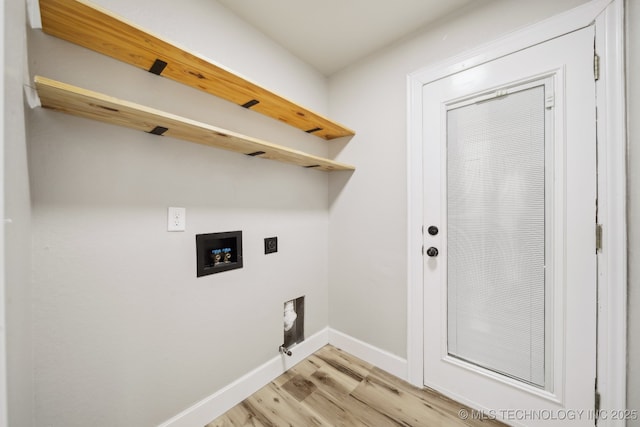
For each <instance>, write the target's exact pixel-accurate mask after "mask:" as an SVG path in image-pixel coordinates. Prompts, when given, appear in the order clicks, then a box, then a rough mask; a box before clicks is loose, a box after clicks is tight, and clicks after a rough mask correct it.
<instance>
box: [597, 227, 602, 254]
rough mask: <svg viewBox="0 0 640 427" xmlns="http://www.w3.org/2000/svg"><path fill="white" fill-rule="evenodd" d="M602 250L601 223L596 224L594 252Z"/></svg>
mask: <svg viewBox="0 0 640 427" xmlns="http://www.w3.org/2000/svg"><path fill="white" fill-rule="evenodd" d="M600 251H602V224H596V252H600Z"/></svg>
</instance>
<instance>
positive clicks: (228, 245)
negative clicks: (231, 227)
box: [196, 231, 242, 277]
mask: <svg viewBox="0 0 640 427" xmlns="http://www.w3.org/2000/svg"><path fill="white" fill-rule="evenodd" d="M196 255H197V257H198V258H197V268H198V270H197V276H198V277H201V276H206V275H209V274H214V273H221V272H223V271H229V270H235V269H236V268H242V231H227V232H224V233H209V234H196Z"/></svg>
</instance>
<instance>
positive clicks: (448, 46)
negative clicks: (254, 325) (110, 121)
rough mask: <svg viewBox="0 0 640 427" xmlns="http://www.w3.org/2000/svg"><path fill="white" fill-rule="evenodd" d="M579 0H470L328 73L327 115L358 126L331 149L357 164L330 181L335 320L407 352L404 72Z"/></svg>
mask: <svg viewBox="0 0 640 427" xmlns="http://www.w3.org/2000/svg"><path fill="white" fill-rule="evenodd" d="M581 3H584V1H583V0H563V1H557V0H545V1H537V2H514V1H507V0H505V1H494V2H489V3H484V4H482V5H478V6H475V5H472V6H470V7H468V8H466V9H464V10H462V11H460V12H459V13H456V14H455V15H453V16H449V17H448V18H446V19H443V20H441V21H440V22H437V23H435V24H433V25H431V26H430V27H429V28H428V29H426V30H425V31H423V32H421V33H418V34H415V35H414V36H413V37H412V38H409V39H407V40H405V41H403V42H401V43H397V44H396V45H394V46H391V47H389V48H388V49H386V50H385V51H383V52H380V53H378V54H376V55H374V56H372V57H369V58H367V59H365V60H363V61H361V62H359V63H357V64H355V65H353V66H351V67H349V68H347V69H346V70H344V71H342V72H339V73H338V74H336V75H333V76H332V77H331V79H330V82H329V90H330V92H329V93H330V96H329V99H330V109H329V111H330V115H331V116H332V117H333V118H334V119H336V120H338V121H342V122H345V123H348V124H349V125H350V126H351V127H353V128H354V129H356V130H357V135H356V136H355V138H353V140H351V142H349V144H346V145H345V144H343V145H341V146H340V145H338V146H335V145H332V147H335V148H333V149H332V150H331V151H332V155H336V156H337V159H338V160H342V161H345V162H351V163H353V164H355V165H356V166H357V170H356V172H355V174H354V175H353V177H351V179H350V180H349V182H348V185H346V186H345V185H344V182H345V178H344V177H343V176H340V175H333V176H331V177H330V183H329V188H330V194H329V198H330V204H331V206H330V238H329V253H330V255H329V265H330V271H329V324H330V326H331V327H332V328H335V329H338V330H340V331H342V332H345V333H347V334H349V335H351V336H354V337H356V338H358V339H360V340H362V341H365V342H367V343H370V344H372V345H374V346H377V347H379V348H381V349H384V350H387V351H389V352H392V353H394V354H396V355H398V356H401V357H406V353H407V351H406V349H407V340H406V336H407V273H406V270H407V263H406V257H407V254H406V246H407V242H406V240H407V239H406V228H407V196H406V193H407V182H406V181H407V160H406V156H407V141H406V140H407V136H406V127H407V124H406V121H407V111H406V104H407V99H406V76H407V74H408V73H410V72H413V71H415V70H418V69H420V68H423V67H426V66H428V65H431V64H434V63H436V62H438V61H441V60H444V59H446V58H448V57H451V56H453V55H455V54H458V53H461V52H463V51H465V50H468V49H471V48H473V47H475V46H477V45H479V44H482V43H485V42H488V41H491V40H493V39H495V38H497V37H499V36H501V35H504V34H506V33H508V32H510V31H513V30H515V29H518V28H522V27H524V26H526V25H529V24H533V23H535V22H537V21H540V20H542V19H544V18H547V17H550V16H552V15H554V14H557V13H559V12H561V11H564V10H567V9H570V8H572V7H575V6H577V5H579V4H581ZM506 17H508V19H506Z"/></svg>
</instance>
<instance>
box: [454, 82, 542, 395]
mask: <svg viewBox="0 0 640 427" xmlns="http://www.w3.org/2000/svg"><path fill="white" fill-rule="evenodd" d="M544 117H545V103H544V86H537V87H533V88H530V89H526V90H522V91H519V92H515V93H512V94H510V95H508V96H504V97H500V98H494V99H491V100H487V101H483V102H479V103H477V104H471V105H466V106H463V107H460V108H456V109H453V110H450V111H448V113H447V221H448V224H447V277H448V283H447V306H448V352H449V354H450V355H452V356H455V357H458V358H461V359H464V360H466V361H468V362H471V363H474V364H477V365H480V366H482V367H485V368H487V369H490V370H493V371H496V372H499V373H503V374H505V375H508V376H510V377H514V378H517V379H520V380H523V381H526V382H528V383H531V384H535V385H537V386H540V387H544V386H545V122H544Z"/></svg>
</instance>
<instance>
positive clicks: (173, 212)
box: [167, 207, 187, 231]
mask: <svg viewBox="0 0 640 427" xmlns="http://www.w3.org/2000/svg"><path fill="white" fill-rule="evenodd" d="M186 226H187V210H186V209H185V208H172V207H170V208H169V210H168V213H167V231H184V230H185V228H186Z"/></svg>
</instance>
